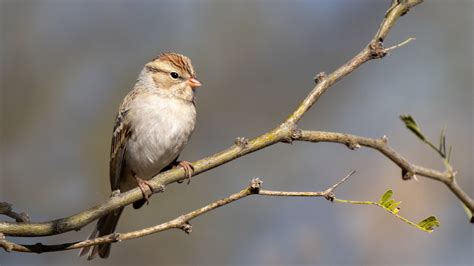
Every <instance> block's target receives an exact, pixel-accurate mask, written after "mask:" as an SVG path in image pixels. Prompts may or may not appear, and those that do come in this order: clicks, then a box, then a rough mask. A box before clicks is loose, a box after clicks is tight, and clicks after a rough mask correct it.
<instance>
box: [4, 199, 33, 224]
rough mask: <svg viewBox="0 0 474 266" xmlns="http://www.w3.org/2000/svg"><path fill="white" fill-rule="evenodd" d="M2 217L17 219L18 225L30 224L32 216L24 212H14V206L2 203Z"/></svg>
mask: <svg viewBox="0 0 474 266" xmlns="http://www.w3.org/2000/svg"><path fill="white" fill-rule="evenodd" d="M0 215H5V216H8V217H10V218H13V219H15V221H16V222H17V223H29V222H30V216H29V215H28V214H26V213H24V212H21V213H18V212H15V211H13V209H12V205H11V204H10V203H8V202H0Z"/></svg>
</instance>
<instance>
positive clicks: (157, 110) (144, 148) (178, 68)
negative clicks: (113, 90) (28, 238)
mask: <svg viewBox="0 0 474 266" xmlns="http://www.w3.org/2000/svg"><path fill="white" fill-rule="evenodd" d="M200 86H201V82H199V81H198V80H197V79H196V72H195V71H194V67H193V65H192V64H191V60H190V59H189V58H188V57H186V56H184V55H182V54H179V53H174V52H166V53H162V54H160V55H159V56H158V57H156V58H154V59H152V60H151V61H150V62H148V63H146V64H145V66H144V67H143V69H142V70H141V72H140V74H139V76H138V79H137V81H136V83H135V85H134V86H133V88H132V89H131V90H130V92H129V93H128V94H127V95H126V96H125V98H124V99H123V101H122V104H121V105H120V107H119V110H118V113H117V116H116V119H115V125H114V129H113V135H112V144H111V149H110V163H109V175H110V185H111V189H112V191H117V190H119V191H120V192H125V191H128V190H131V189H133V188H136V187H137V186H138V187H139V188H140V190H141V191H142V193H143V198H142V199H141V200H138V201H136V202H134V203H133V207H134V208H135V209H138V208H140V207H141V206H143V205H144V203H148V198H149V196H150V195H151V194H152V188H151V186H150V184H149V182H148V181H147V180H149V179H151V178H152V177H153V176H155V175H156V174H158V173H160V172H162V171H164V170H167V169H170V168H173V167H183V168H184V171H185V173H186V176H187V178H188V179H189V180H190V178H191V176H192V173H193V171H194V168H193V166H192V164H191V163H189V162H187V161H178V157H179V154H180V153H181V151H182V150H183V148H184V146H185V145H186V143H187V142H188V140H189V138H190V136H191V134H192V133H193V131H194V127H195V124H196V107H195V90H196V88H198V87H200ZM188 182H189V181H188ZM122 211H123V207H122V208H120V209H117V210H115V211H113V212H111V213H108V214H106V215H105V216H103V217H101V218H100V219H99V221H98V222H97V225H96V227H95V228H94V230H93V231H92V233H91V234H90V236H89V239H93V238H95V237H101V236H105V235H108V234H112V233H113V232H114V231H115V228H116V226H117V223H118V221H119V218H120V215H121V213H122ZM110 249H111V243H105V244H100V245H95V246H88V247H84V248H83V249H82V250H81V251H80V253H79V255H80V256H84V255H86V254H88V256H87V258H88V259H89V260H91V259H93V258H95V257H96V256H97V255H99V256H100V257H101V258H107V257H108V256H109V254H110Z"/></svg>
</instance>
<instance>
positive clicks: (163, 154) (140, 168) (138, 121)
mask: <svg viewBox="0 0 474 266" xmlns="http://www.w3.org/2000/svg"><path fill="white" fill-rule="evenodd" d="M128 115H130V117H129V119H130V120H129V121H130V126H131V131H132V132H131V134H132V135H131V137H130V140H129V143H128V144H127V152H126V163H127V166H128V167H129V168H130V169H131V170H132V171H134V172H135V173H136V174H137V175H138V176H139V177H140V178H143V179H149V178H151V176H153V175H155V174H156V173H158V172H159V171H160V170H161V169H163V168H164V167H166V166H167V165H168V164H170V163H171V162H172V161H173V160H174V159H175V158H176V157H177V156H178V155H179V153H180V152H181V151H182V149H183V148H184V145H185V144H186V143H187V141H188V139H189V137H190V136H191V134H192V132H193V130H194V125H195V121H196V109H195V107H194V105H193V104H192V103H189V102H185V101H183V100H180V99H174V98H168V97H163V96H160V95H148V96H146V97H142V98H138V99H135V101H134V104H133V105H132V106H131V108H130V111H129V114H128Z"/></svg>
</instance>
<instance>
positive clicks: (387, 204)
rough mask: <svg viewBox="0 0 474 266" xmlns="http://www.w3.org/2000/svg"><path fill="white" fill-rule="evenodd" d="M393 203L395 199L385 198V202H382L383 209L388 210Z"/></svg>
mask: <svg viewBox="0 0 474 266" xmlns="http://www.w3.org/2000/svg"><path fill="white" fill-rule="evenodd" d="M393 203H395V200H393V199H390V200H387V201H386V202H384V203H383V204H382V205H383V207H384V208H385V209H388V210H390V205H392V204H393Z"/></svg>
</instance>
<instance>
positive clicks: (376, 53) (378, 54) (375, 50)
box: [369, 40, 387, 59]
mask: <svg viewBox="0 0 474 266" xmlns="http://www.w3.org/2000/svg"><path fill="white" fill-rule="evenodd" d="M369 49H370V56H371V57H372V58H373V59H377V58H383V57H384V56H385V55H387V51H386V50H385V48H384V47H383V42H382V40H379V41H373V42H372V43H370V44H369Z"/></svg>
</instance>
